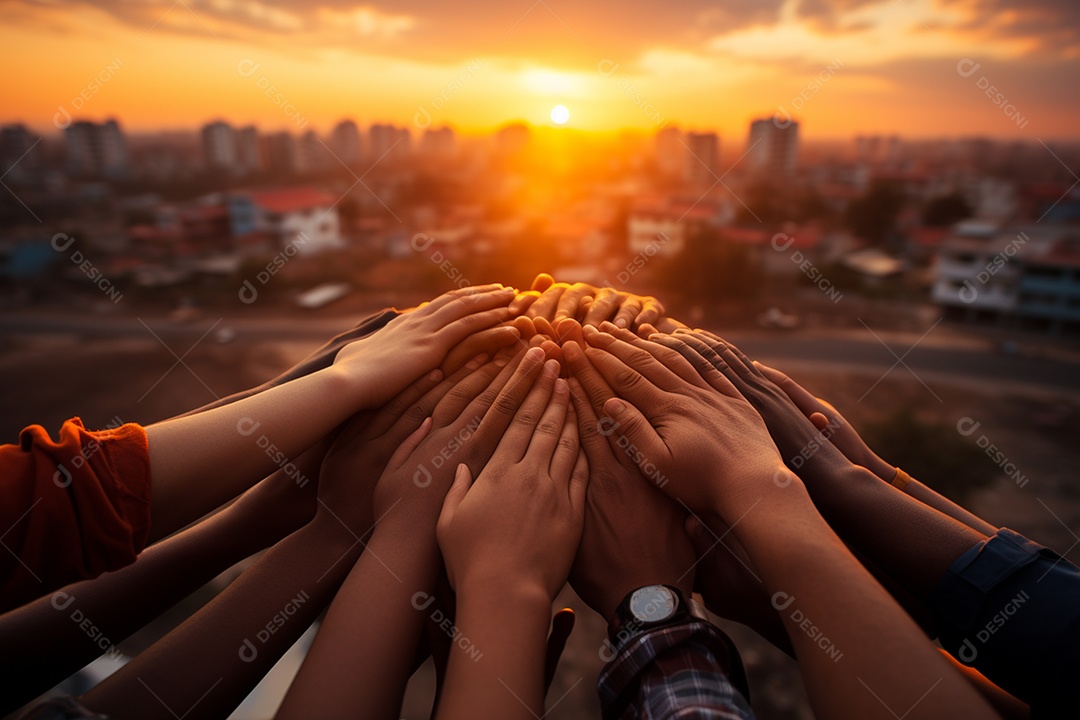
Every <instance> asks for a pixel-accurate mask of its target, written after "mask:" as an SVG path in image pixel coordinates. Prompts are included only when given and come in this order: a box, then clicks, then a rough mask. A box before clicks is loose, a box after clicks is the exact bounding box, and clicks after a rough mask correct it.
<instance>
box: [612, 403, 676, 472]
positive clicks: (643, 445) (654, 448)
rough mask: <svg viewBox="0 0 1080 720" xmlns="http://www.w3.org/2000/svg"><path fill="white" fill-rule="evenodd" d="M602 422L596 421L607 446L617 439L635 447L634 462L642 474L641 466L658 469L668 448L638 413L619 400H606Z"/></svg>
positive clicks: (665, 456)
mask: <svg viewBox="0 0 1080 720" xmlns="http://www.w3.org/2000/svg"><path fill="white" fill-rule="evenodd" d="M604 414H605V415H607V417H606V418H602V419H601V420H600V426H601V432H603V433H604V434H605V435H607V439H608V442H609V443H613V444H617V442H618V440H619V438H620V437H623V436H625V438H626V439H627V440H629V441H630V442H631V443H633V444H634V445H636V446H637V448H638V450H640V451H641V452H640V453H635V454H634V459H635V460H636V461H637V463H638V467H639V468H640V469H641V471H642V473H645V472H646V469H645V467H644V466H645V465H649V464H653V465H660V463H661V461H662V460H663V459H664V458H667V457H668V455H669V453H668V448H667V445H666V444H664V439H663V438H661V437H660V435H659V434H658V433H657V432H656V428H654V427H653V426H652V424H651V423H650V422H649V420H648V418H646V417H645V415H643V414H642V412H641V411H640V410H638V409H637V408H636V407H634V406H633V405H631V404H630V403H628V402H627V401H626V400H623V399H622V398H610V399H609V400H608V401H607V402H605V403H604Z"/></svg>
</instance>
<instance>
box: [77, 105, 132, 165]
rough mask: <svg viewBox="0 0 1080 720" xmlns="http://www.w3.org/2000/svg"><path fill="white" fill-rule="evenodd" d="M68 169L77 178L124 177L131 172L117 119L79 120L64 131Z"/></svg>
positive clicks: (125, 145)
mask: <svg viewBox="0 0 1080 720" xmlns="http://www.w3.org/2000/svg"><path fill="white" fill-rule="evenodd" d="M64 141H65V144H66V152H67V166H68V172H69V173H71V174H72V175H73V176H75V177H100V178H112V179H115V178H123V177H127V176H128V175H129V174H130V172H131V167H130V163H129V160H128V151H127V143H126V142H125V141H124V134H123V133H122V132H121V131H120V125H119V123H117V122H116V121H115V120H111V119H110V120H106V121H105V122H103V123H93V122H89V121H87V120H78V121H76V122H74V123H72V124H71V125H69V126H68V127H67V129H66V130H64Z"/></svg>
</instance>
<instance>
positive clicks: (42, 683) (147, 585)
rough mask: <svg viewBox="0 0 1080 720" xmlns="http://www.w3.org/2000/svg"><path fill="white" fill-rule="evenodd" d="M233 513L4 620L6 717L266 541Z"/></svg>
mask: <svg viewBox="0 0 1080 720" xmlns="http://www.w3.org/2000/svg"><path fill="white" fill-rule="evenodd" d="M242 530H244V528H240V527H238V526H237V524H236V523H235V522H232V521H231V519H230V517H229V515H228V512H227V511H226V512H225V513H222V514H220V515H218V516H215V517H213V518H210V519H208V520H207V521H205V522H202V523H199V524H198V525H196V526H194V527H192V528H190V529H188V530H185V531H184V532H182V533H180V534H178V535H176V536H174V537H171V538H169V539H167V540H165V541H164V542H161V543H159V544H157V545H154V546H152V547H150V548H147V549H146V550H145V551H143V553H142V554H141V555H140V556H139V559H138V560H137V561H136V562H135V563H134V564H133V565H129V566H127V567H125V568H123V569H121V570H117V571H115V572H111V573H106V574H105V575H102V576H100V577H98V578H96V579H94V580H88V581H84V582H80V583H75V584H73V585H69V586H67V587H65V588H63V589H61V590H58V591H57V592H55V593H52V594H51V595H49V596H46V597H44V598H41V599H39V600H37V601H35V602H33V603H31V604H29V605H25V606H23V607H21V608H19V609H17V610H14V611H12V612H9V613H7V614H5V615H3V616H0V645H3V646H4V647H6V648H9V649H10V650H12V651H14V652H17V654H18V658H19V660H18V662H17V663H11V664H10V665H9V666H8V672H7V674H6V677H7V682H5V685H4V687H5V690H4V691H3V696H4V700H3V705H2V708H0V713H6V712H9V711H11V710H13V709H15V708H16V707H18V706H20V705H21V704H23V703H25V702H27V701H29V700H31V699H33V698H35V697H37V696H38V695H39V694H41V693H42V692H44V691H45V690H48V689H49V688H50V687H52V686H53V685H55V684H56V683H58V682H60V681H61V680H63V679H64V678H65V677H67V676H69V675H71V674H72V673H73V672H75V671H76V670H78V669H79V668H81V667H83V666H84V665H86V664H87V663H89V662H91V661H92V660H93V659H94V658H97V657H98V656H100V655H102V654H106V653H111V652H113V651H114V647H115V645H116V644H117V643H119V642H120V641H122V640H124V639H125V638H126V637H128V636H129V635H130V634H131V633H133V632H135V631H136V630H138V629H139V628H141V627H143V626H144V625H145V624H146V623H148V622H150V621H151V620H152V619H154V618H155V617H157V616H158V615H160V614H161V613H162V612H164V611H165V610H166V609H168V608H169V607H171V606H172V605H174V604H175V603H177V602H178V601H179V600H180V599H182V598H184V597H186V596H187V595H189V594H191V593H192V592H194V591H195V590H197V589H198V588H199V587H200V586H202V585H203V584H205V583H206V582H208V581H209V580H211V579H212V578H213V577H214V576H215V575H217V574H218V573H220V572H222V571H223V570H225V569H226V568H228V567H229V566H231V565H232V564H234V563H236V562H238V561H240V560H242V559H243V558H245V557H247V556H249V555H251V554H252V553H254V552H256V551H258V550H261V549H262V548H263V547H265V545H266V538H265V537H263V536H262V535H260V534H258V533H255V532H245V531H242Z"/></svg>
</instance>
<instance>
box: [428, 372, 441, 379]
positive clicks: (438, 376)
mask: <svg viewBox="0 0 1080 720" xmlns="http://www.w3.org/2000/svg"><path fill="white" fill-rule="evenodd" d="M428 380H430V381H431V382H439V381H440V380H442V370H432V371H431V374H429V375H428Z"/></svg>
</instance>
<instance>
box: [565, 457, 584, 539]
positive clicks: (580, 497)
mask: <svg viewBox="0 0 1080 720" xmlns="http://www.w3.org/2000/svg"><path fill="white" fill-rule="evenodd" d="M588 491H589V459H588V458H587V457H585V452H584V451H583V450H581V449H580V448H579V449H578V456H577V462H576V463H574V470H573V471H572V472H571V473H570V482H569V487H567V489H566V492H567V494H568V495H569V497H570V507H572V508H573V509H574V512H575V513H576V514H577V517H578V518H581V519H582V521H584V518H585V502H586V498H587V496H588Z"/></svg>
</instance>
